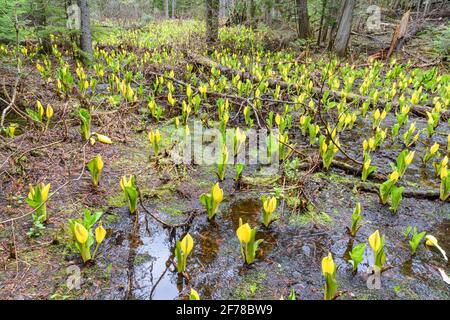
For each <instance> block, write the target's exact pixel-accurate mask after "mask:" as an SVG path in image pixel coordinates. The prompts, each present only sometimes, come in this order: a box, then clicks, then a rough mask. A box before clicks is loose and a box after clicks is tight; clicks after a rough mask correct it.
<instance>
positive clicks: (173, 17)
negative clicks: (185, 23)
mask: <svg viewBox="0 0 450 320" xmlns="http://www.w3.org/2000/svg"><path fill="white" fill-rule="evenodd" d="M176 6H177V0H172V19H175V8H176Z"/></svg>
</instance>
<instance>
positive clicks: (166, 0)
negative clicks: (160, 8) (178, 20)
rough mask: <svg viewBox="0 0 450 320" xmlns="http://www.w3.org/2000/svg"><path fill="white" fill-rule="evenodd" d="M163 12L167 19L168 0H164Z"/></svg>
mask: <svg viewBox="0 0 450 320" xmlns="http://www.w3.org/2000/svg"><path fill="white" fill-rule="evenodd" d="M164 13H165V16H166V19H169V0H164Z"/></svg>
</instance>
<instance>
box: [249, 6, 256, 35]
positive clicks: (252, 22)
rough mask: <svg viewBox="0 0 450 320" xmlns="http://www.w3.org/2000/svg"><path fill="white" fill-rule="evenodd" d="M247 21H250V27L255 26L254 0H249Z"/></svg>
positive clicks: (253, 27)
mask: <svg viewBox="0 0 450 320" xmlns="http://www.w3.org/2000/svg"><path fill="white" fill-rule="evenodd" d="M248 21H249V22H250V27H251V28H252V29H255V28H256V4H255V0H250V5H249V19H248Z"/></svg>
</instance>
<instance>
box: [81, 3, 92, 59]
mask: <svg viewBox="0 0 450 320" xmlns="http://www.w3.org/2000/svg"><path fill="white" fill-rule="evenodd" d="M78 6H79V7H80V13H81V37H80V47H81V50H82V51H83V52H84V54H85V55H86V58H88V59H89V60H92V55H93V52H92V35H91V19H90V16H89V6H88V3H87V0H78Z"/></svg>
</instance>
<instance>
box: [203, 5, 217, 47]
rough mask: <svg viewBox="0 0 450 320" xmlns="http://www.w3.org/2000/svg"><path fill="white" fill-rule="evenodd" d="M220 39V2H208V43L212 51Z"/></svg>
mask: <svg viewBox="0 0 450 320" xmlns="http://www.w3.org/2000/svg"><path fill="white" fill-rule="evenodd" d="M218 37H219V0H206V42H207V44H208V50H209V51H212V48H213V47H214V44H215V43H216V42H217V39H218Z"/></svg>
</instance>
